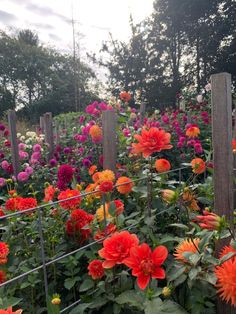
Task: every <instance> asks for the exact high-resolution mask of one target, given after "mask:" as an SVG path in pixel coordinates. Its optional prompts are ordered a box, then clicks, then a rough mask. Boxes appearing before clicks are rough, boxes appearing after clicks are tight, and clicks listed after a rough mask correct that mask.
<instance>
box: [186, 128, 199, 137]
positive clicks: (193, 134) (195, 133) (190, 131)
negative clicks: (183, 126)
mask: <svg viewBox="0 0 236 314" xmlns="http://www.w3.org/2000/svg"><path fill="white" fill-rule="evenodd" d="M199 134H200V130H199V128H198V127H197V126H191V127H190V128H188V129H187V131H186V136H187V137H191V138H195V137H198V135H199Z"/></svg>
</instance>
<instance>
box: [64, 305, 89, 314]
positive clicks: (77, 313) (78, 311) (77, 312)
mask: <svg viewBox="0 0 236 314" xmlns="http://www.w3.org/2000/svg"><path fill="white" fill-rule="evenodd" d="M90 304H91V303H82V304H79V305H78V306H76V307H75V308H73V310H72V311H70V313H69V314H84V311H85V310H86V309H87V308H88V307H89V306H90Z"/></svg>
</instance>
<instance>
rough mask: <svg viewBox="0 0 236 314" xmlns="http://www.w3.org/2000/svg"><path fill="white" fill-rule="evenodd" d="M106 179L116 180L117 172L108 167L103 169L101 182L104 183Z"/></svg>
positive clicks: (100, 174) (100, 176)
mask: <svg viewBox="0 0 236 314" xmlns="http://www.w3.org/2000/svg"><path fill="white" fill-rule="evenodd" d="M104 181H112V182H114V181H115V174H114V172H113V171H111V170H109V169H107V170H103V171H101V172H100V173H99V183H102V182H104Z"/></svg>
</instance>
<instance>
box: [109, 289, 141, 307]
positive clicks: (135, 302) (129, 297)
mask: <svg viewBox="0 0 236 314" xmlns="http://www.w3.org/2000/svg"><path fill="white" fill-rule="evenodd" d="M115 302H116V303H118V304H129V305H131V306H136V307H139V308H140V309H143V305H142V303H143V298H142V297H141V296H140V295H138V293H137V292H136V291H134V290H128V291H125V292H123V293H121V294H120V295H118V297H116V299H115Z"/></svg>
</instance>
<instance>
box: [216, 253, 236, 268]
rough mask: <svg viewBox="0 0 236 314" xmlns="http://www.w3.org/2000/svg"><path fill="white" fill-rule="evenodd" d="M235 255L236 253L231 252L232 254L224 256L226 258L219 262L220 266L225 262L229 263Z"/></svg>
mask: <svg viewBox="0 0 236 314" xmlns="http://www.w3.org/2000/svg"><path fill="white" fill-rule="evenodd" d="M235 255H236V253H235V252H230V253H228V254H226V255H224V256H223V257H222V258H221V259H220V261H219V262H220V265H221V264H222V263H224V262H225V261H227V260H228V259H230V258H231V257H233V256H235Z"/></svg>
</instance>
